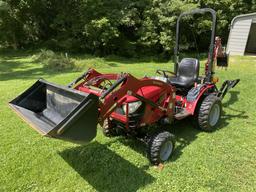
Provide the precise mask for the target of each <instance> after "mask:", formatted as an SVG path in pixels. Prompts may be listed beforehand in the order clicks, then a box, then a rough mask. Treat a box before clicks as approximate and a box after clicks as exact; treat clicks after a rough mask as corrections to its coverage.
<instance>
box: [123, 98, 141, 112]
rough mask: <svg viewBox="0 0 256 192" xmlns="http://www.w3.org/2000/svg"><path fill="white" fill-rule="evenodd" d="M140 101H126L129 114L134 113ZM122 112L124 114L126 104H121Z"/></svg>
mask: <svg viewBox="0 0 256 192" xmlns="http://www.w3.org/2000/svg"><path fill="white" fill-rule="evenodd" d="M141 104H142V102H141V101H136V102H132V103H128V110H129V114H131V113H134V112H135V111H137V109H138V108H139V107H140V106H141ZM122 108H123V110H124V113H125V114H126V104H125V105H123V106H122Z"/></svg>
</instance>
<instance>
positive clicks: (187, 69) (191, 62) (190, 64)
mask: <svg viewBox="0 0 256 192" xmlns="http://www.w3.org/2000/svg"><path fill="white" fill-rule="evenodd" d="M199 65H200V64H199V60H198V59H194V58H184V59H182V60H181V62H180V63H179V66H178V71H177V77H181V78H186V79H189V80H193V81H197V79H198V76H199Z"/></svg>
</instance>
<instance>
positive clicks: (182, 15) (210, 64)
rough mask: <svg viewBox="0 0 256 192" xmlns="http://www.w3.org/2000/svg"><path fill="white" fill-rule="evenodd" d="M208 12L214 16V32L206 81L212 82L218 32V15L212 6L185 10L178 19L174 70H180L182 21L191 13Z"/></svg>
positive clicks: (202, 13)
mask: <svg viewBox="0 0 256 192" xmlns="http://www.w3.org/2000/svg"><path fill="white" fill-rule="evenodd" d="M206 13H210V14H211V16H212V34H211V44H210V48H209V66H208V71H207V75H206V82H210V81H211V78H212V75H213V61H214V43H215V34H216V23H217V16H216V11H214V10H213V9H210V8H203V9H194V10H192V11H188V12H184V13H182V14H181V15H180V16H179V18H178V20H177V25H176V44H175V49H174V57H175V58H174V60H175V65H174V72H175V74H177V70H178V64H179V41H180V21H181V19H182V18H183V17H185V16H189V15H195V14H201V15H204V14H206Z"/></svg>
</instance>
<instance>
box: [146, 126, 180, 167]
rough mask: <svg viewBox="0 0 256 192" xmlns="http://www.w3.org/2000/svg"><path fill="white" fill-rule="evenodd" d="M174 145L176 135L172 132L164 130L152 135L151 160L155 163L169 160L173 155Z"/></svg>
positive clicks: (149, 156)
mask: <svg viewBox="0 0 256 192" xmlns="http://www.w3.org/2000/svg"><path fill="white" fill-rule="evenodd" d="M174 147H175V139H174V135H172V134H171V133H170V132H168V131H163V132H160V133H158V134H156V135H154V136H152V137H151V138H150V140H149V143H148V159H149V161H150V162H151V163H152V164H154V165H158V164H160V163H163V162H165V161H167V160H168V159H169V158H170V157H171V155H172V153H173V151H174Z"/></svg>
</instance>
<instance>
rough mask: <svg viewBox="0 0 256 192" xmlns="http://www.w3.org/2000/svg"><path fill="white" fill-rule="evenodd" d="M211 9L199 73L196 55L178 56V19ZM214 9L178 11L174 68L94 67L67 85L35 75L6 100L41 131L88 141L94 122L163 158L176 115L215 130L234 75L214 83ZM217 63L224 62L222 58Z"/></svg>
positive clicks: (108, 133)
mask: <svg viewBox="0 0 256 192" xmlns="http://www.w3.org/2000/svg"><path fill="white" fill-rule="evenodd" d="M205 13H210V14H211V16H212V21H213V22H212V34H211V42H210V49H209V57H208V58H209V59H208V62H207V63H206V65H205V72H204V75H203V76H199V67H200V63H199V60H198V59H196V58H183V59H182V60H181V61H180V60H179V38H180V35H179V30H180V21H181V18H183V17H184V16H190V15H194V14H205ZM215 28H216V13H215V11H214V10H212V9H196V10H193V11H191V12H185V13H183V14H181V15H180V17H179V18H178V22H177V36H176V48H175V58H176V62H175V69H174V72H171V71H165V70H157V71H156V74H157V75H156V76H154V77H144V78H141V79H137V78H135V77H133V76H132V75H131V74H128V73H121V74H102V73H99V72H97V71H96V70H94V69H89V70H88V71H87V72H86V73H84V74H83V75H81V76H80V77H78V78H77V79H75V80H74V81H73V82H71V83H70V84H69V85H68V86H60V85H56V84H53V83H49V82H47V81H45V80H43V79H40V80H38V81H37V82H36V83H35V84H34V85H32V87H30V88H29V89H28V90H26V91H25V92H24V93H22V94H21V95H20V96H18V97H17V98H16V99H14V100H13V101H11V102H10V106H11V107H12V109H13V110H14V111H15V112H16V113H17V114H18V115H19V116H20V117H21V118H23V119H24V120H25V121H26V122H27V123H28V124H29V125H31V127H33V128H34V129H35V130H36V131H38V132H39V133H41V134H42V135H45V136H48V137H53V138H58V139H62V140H68V141H72V142H76V143H81V144H83V143H88V142H90V141H91V140H93V139H94V138H95V136H96V130H97V125H98V124H99V125H100V126H101V127H102V129H103V133H104V135H106V136H109V137H111V136H119V135H124V136H130V137H134V138H136V139H139V140H141V141H143V142H144V143H146V145H147V151H148V158H149V160H150V162H151V163H153V164H159V163H161V162H164V161H167V160H168V159H169V157H170V156H171V155H172V153H173V150H174V145H175V141H174V136H173V135H172V134H171V133H170V130H169V127H170V126H166V125H169V124H172V123H173V122H174V121H175V120H182V119H184V118H186V117H189V116H193V117H194V119H195V121H196V123H197V125H198V127H199V128H200V129H201V130H203V131H208V132H210V131H214V130H215V129H216V128H217V127H218V123H219V121H220V118H221V111H222V106H221V100H222V99H223V97H224V96H225V95H226V93H227V91H228V90H229V89H231V88H233V87H235V86H236V84H237V83H238V82H239V79H237V80H233V81H230V80H227V81H225V82H224V83H223V85H222V87H221V88H220V89H218V88H217V87H216V85H215V84H216V82H217V80H216V79H217V77H214V71H213V69H214V67H213V65H214V63H215V62H214V61H215V60H216V58H217V57H218V55H216V53H217V51H216V49H218V48H219V47H218V46H219V44H220V43H219V42H218V44H216V43H215ZM221 61H222V62H221V64H219V65H223V66H227V63H225V62H223V61H227V59H225V58H224V59H222V60H221Z"/></svg>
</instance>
